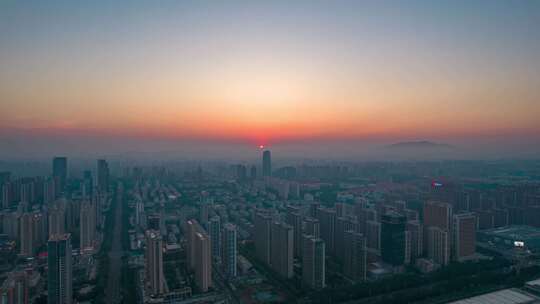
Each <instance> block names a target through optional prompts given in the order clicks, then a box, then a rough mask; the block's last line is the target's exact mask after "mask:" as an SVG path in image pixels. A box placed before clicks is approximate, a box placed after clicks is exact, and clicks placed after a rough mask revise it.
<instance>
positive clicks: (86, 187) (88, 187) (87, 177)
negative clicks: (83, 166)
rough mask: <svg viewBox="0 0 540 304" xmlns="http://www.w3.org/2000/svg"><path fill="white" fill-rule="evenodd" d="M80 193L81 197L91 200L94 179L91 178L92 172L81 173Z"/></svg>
mask: <svg viewBox="0 0 540 304" xmlns="http://www.w3.org/2000/svg"><path fill="white" fill-rule="evenodd" d="M82 193H83V197H84V198H86V199H88V198H91V197H92V196H93V193H94V178H93V177H92V171H90V170H86V171H84V173H83V183H82Z"/></svg>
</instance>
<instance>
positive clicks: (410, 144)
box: [387, 140, 453, 149]
mask: <svg viewBox="0 0 540 304" xmlns="http://www.w3.org/2000/svg"><path fill="white" fill-rule="evenodd" d="M387 147H388V148H391V149H451V148H453V146H451V145H448V144H441V143H435V142H431V141H427V140H421V141H404V142H399V143H395V144H391V145H389V146H387Z"/></svg>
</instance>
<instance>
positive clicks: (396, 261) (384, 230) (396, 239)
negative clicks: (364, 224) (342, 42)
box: [381, 212, 406, 266]
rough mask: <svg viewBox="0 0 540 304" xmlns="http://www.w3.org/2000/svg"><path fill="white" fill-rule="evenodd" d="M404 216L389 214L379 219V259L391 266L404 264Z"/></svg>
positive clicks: (394, 213)
mask: <svg viewBox="0 0 540 304" xmlns="http://www.w3.org/2000/svg"><path fill="white" fill-rule="evenodd" d="M405 221H406V218H405V216H402V215H400V214H398V213H396V212H389V213H387V214H385V215H383V216H382V217H381V257H382V259H383V261H385V262H386V263H388V264H390V265H393V266H400V265H403V264H404V263H405V249H406V239H405V238H406V236H405Z"/></svg>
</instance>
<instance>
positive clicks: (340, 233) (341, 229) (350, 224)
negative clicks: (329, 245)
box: [334, 216, 358, 261]
mask: <svg viewBox="0 0 540 304" xmlns="http://www.w3.org/2000/svg"><path fill="white" fill-rule="evenodd" d="M349 230H351V231H355V232H358V222H357V221H356V218H354V217H350V216H345V217H337V218H336V228H335V230H334V231H335V235H334V243H335V245H334V246H335V254H336V256H337V258H338V259H340V260H341V261H343V260H344V258H345V255H344V253H345V232H346V231H349Z"/></svg>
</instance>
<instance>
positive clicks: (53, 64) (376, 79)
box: [0, 0, 540, 143]
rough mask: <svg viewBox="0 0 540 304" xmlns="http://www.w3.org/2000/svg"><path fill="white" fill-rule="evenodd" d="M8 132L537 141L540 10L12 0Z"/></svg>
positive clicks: (3, 38)
mask: <svg viewBox="0 0 540 304" xmlns="http://www.w3.org/2000/svg"><path fill="white" fill-rule="evenodd" d="M0 67H1V69H0V128H3V129H4V130H7V131H6V132H8V133H9V132H10V131H9V130H21V129H22V130H27V129H29V130H32V132H44V133H53V134H55V133H58V134H62V132H70V134H77V133H81V134H88V133H91V134H94V135H95V134H97V135H99V134H101V135H107V136H118V135H122V136H124V135H129V136H144V137H149V138H161V137H164V138H190V139H193V138H196V139H197V138H204V139H219V140H226V141H233V140H247V141H252V142H256V143H274V142H275V143H277V142H280V141H287V140H304V139H314V138H315V139H319V138H322V139H343V138H378V137H380V138H383V137H392V138H408V139H411V138H426V137H431V138H446V137H448V138H456V137H471V136H493V135H507V136H521V137H535V138H538V137H539V135H538V134H540V1H509V0H507V1H497V0H486V1H265V2H263V1H213V2H209V1H208V2H207V1H147V2H138V1H124V2H122V3H120V2H115V1H9V0H3V1H0Z"/></svg>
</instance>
